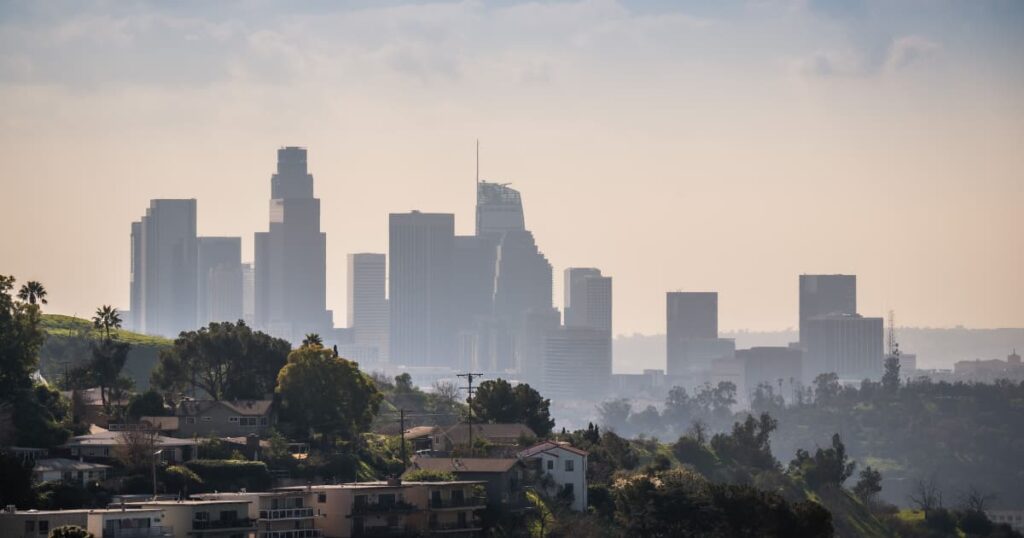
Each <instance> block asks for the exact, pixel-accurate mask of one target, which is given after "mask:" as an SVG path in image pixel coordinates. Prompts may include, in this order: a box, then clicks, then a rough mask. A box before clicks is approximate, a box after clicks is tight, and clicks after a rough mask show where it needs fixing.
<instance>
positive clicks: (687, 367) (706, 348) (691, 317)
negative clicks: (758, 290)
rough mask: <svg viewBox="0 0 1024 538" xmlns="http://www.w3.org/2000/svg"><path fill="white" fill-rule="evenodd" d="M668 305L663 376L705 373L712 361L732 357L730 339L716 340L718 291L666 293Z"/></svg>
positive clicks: (732, 349) (733, 350)
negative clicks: (665, 359) (664, 370)
mask: <svg viewBox="0 0 1024 538" xmlns="http://www.w3.org/2000/svg"><path fill="white" fill-rule="evenodd" d="M666 303H667V331H666V339H665V340H666V348H667V349H666V358H667V364H666V373H667V374H668V375H673V376H676V375H687V374H693V373H697V372H706V371H708V370H710V369H711V361H712V360H714V359H718V358H724V357H731V356H732V355H733V353H734V352H735V350H736V345H735V342H734V341H733V340H731V339H725V338H718V293H717V292H669V293H668V294H667V295H666Z"/></svg>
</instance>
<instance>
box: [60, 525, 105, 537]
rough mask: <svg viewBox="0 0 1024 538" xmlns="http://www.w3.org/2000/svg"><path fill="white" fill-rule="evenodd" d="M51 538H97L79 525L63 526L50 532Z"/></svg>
mask: <svg viewBox="0 0 1024 538" xmlns="http://www.w3.org/2000/svg"><path fill="white" fill-rule="evenodd" d="M50 538H95V536H94V535H93V533H91V532H89V531H87V530H85V529H83V528H82V527H79V526H78V525H61V526H60V527H57V528H55V529H53V530H51V531H50Z"/></svg>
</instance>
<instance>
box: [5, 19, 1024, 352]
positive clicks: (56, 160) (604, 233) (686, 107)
mask: <svg viewBox="0 0 1024 538" xmlns="http://www.w3.org/2000/svg"><path fill="white" fill-rule="evenodd" d="M476 138H480V140H481V157H482V162H481V175H482V176H483V177H484V178H485V179H489V180H495V181H507V182H511V183H512V184H513V186H514V187H516V188H518V189H519V190H520V191H521V192H522V193H523V199H524V203H525V205H526V218H527V226H528V227H529V228H530V229H532V230H533V231H534V234H535V236H536V238H537V241H538V243H539V245H540V246H541V248H542V250H543V251H544V252H545V254H546V255H547V256H548V258H549V259H550V260H551V262H552V263H553V264H554V266H555V271H556V304H560V303H561V282H560V281H561V270H562V269H564V268H565V267H568V266H596V267H600V268H601V269H602V270H603V271H604V272H605V273H606V274H610V275H612V276H613V277H614V278H615V312H614V323H615V331H616V332H617V333H632V332H643V333H656V332H661V331H663V330H664V324H665V321H664V313H665V305H664V300H665V299H664V293H665V291H668V290H676V289H682V290H717V291H719V293H720V308H719V310H720V317H721V323H720V324H721V327H722V328H723V329H739V328H747V329H753V330H768V329H783V328H787V327H793V326H795V325H796V307H797V296H796V290H797V275H798V274H799V273H802V272H808V273H814V272H829V273H832V272H844V273H856V274H857V275H858V277H859V287H860V310H861V311H862V313H864V314H867V315H883V314H884V312H885V311H886V310H888V309H890V308H891V309H894V310H895V311H896V313H897V317H898V320H899V322H900V323H901V324H906V325H916V326H952V325H957V324H963V325H967V326H973V327H1008V326H1018V327H1019V326H1024V306H1022V305H1024V232H1022V230H1024V218H1022V216H1024V213H1022V209H1024V2H1019V1H1015V0H1005V1H997V0H990V1H986V0H978V1H938V0H934V1H933V0H862V1H856V0H835V1H825V0H803V1H800V0H792V1H786V0H777V1H775V0H749V1H746V2H743V1H706V2H674V1H673V2H669V1H665V2H614V1H583V2H532V3H517V2H493V3H492V2H477V1H469V2H451V3H434V2H409V3H405V2H370V1H366V2H349V3H342V4H340V5H339V3H337V2H326V1H323V2H310V3H304V4H300V3H296V2H281V3H271V2H265V1H239V2H198V1H196V2H189V1H186V2H167V3H148V2H105V1H95V2H66V3H63V2H35V1H14V2H4V3H3V4H0V185H2V191H0V192H2V195H3V199H2V207H3V209H2V211H0V224H2V225H3V228H2V230H3V233H0V273H5V274H14V275H15V276H17V277H18V278H19V279H21V280H26V279H36V280H40V281H42V282H43V283H44V284H45V285H46V286H47V288H48V289H49V291H50V305H49V307H48V309H49V311H52V312H61V313H68V314H71V313H78V314H79V315H84V314H87V313H89V312H91V311H92V310H94V309H95V307H96V306H97V305H99V304H101V303H112V304H115V305H119V306H127V304H128V275H129V259H128V254H129V231H130V230H129V224H130V222H131V221H132V220H136V219H137V218H138V217H139V216H140V215H141V214H142V213H143V212H144V211H145V208H146V206H147V205H148V200H149V199H151V198H191V197H194V198H196V199H198V207H199V224H198V226H199V232H200V234H201V235H241V236H242V237H243V255H244V257H245V258H246V259H251V257H252V234H253V232H255V231H262V230H265V229H266V226H267V206H268V198H269V193H270V174H271V173H272V171H273V168H274V159H275V149H276V148H277V147H279V146H282V145H302V146H306V147H308V148H309V151H310V154H309V159H310V168H311V171H312V173H313V174H314V177H315V179H316V192H317V195H318V196H319V197H320V198H321V200H322V207H323V219H322V227H323V229H324V230H325V231H326V232H327V238H328V247H327V248H328V298H327V301H328V306H329V307H330V308H332V309H333V310H334V312H335V323H336V325H339V326H341V325H344V324H345V319H344V318H345V308H344V305H345V270H346V267H345V256H346V254H347V253H349V252H356V251H376V252H385V251H386V249H387V213H388V212H393V211H407V210H410V209H420V210H424V211H444V212H454V213H455V214H456V227H457V230H458V231H459V232H462V233H470V232H471V230H472V224H473V212H472V209H473V202H474V191H473V171H474V162H473V148H474V140H475V139H476Z"/></svg>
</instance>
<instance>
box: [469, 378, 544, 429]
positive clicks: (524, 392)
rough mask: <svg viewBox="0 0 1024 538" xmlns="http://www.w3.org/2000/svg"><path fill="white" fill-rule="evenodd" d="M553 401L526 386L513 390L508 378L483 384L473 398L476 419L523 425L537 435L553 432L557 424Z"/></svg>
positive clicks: (516, 387) (521, 385) (519, 386)
mask: <svg viewBox="0 0 1024 538" xmlns="http://www.w3.org/2000/svg"><path fill="white" fill-rule="evenodd" d="M550 406H551V400H547V399H545V398H543V397H542V396H541V395H540V393H539V392H537V391H536V390H535V389H534V388H532V387H530V385H528V384H526V383H521V384H519V385H516V386H515V387H513V386H512V385H511V384H509V382H508V381H505V380H504V379H500V378H499V379H495V380H493V381H492V380H488V381H484V382H483V383H480V386H479V387H477V389H476V391H475V394H474V395H473V402H472V407H473V416H474V417H476V418H477V419H479V420H480V421H483V422H502V423H510V422H521V423H523V424H526V425H527V426H529V427H530V429H531V430H533V432H534V433H536V434H537V435H539V436H541V437H544V436H546V435H548V434H549V433H551V430H552V428H554V427H555V421H554V420H553V419H552V418H551V412H550V410H549V407H550Z"/></svg>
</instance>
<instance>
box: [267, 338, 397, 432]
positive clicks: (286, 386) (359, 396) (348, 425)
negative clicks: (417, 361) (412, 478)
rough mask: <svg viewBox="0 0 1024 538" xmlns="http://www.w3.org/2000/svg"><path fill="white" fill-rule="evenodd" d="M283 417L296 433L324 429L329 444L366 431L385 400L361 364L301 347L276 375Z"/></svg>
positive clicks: (316, 349) (291, 355) (319, 350)
mask: <svg viewBox="0 0 1024 538" xmlns="http://www.w3.org/2000/svg"><path fill="white" fill-rule="evenodd" d="M277 393H278V395H280V397H281V404H282V409H281V417H282V419H284V420H285V421H287V422H288V423H289V424H291V426H292V427H293V428H295V430H296V431H297V433H300V434H302V435H309V434H310V432H313V433H315V434H319V435H320V436H321V439H322V440H323V441H324V444H328V442H329V441H330V440H331V439H332V438H334V437H336V436H342V437H346V438H351V437H353V436H354V435H355V434H357V433H361V432H364V431H366V429H367V428H368V427H369V426H370V423H371V422H372V421H373V417H374V415H376V413H377V410H378V409H379V407H380V402H381V400H382V399H383V397H382V396H381V394H380V392H379V391H378V390H377V387H376V386H375V385H374V384H373V381H371V380H370V378H369V377H368V376H367V375H366V374H364V373H363V372H361V371H360V370H359V368H358V366H357V365H356V363H354V362H351V361H349V360H346V359H343V358H341V357H337V356H335V355H334V353H333V352H332V351H330V350H326V349H323V348H316V347H304V348H299V349H297V350H295V351H293V352H291V354H290V355H288V364H286V365H285V367H284V368H282V369H281V372H280V373H279V374H278V376H277Z"/></svg>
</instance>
